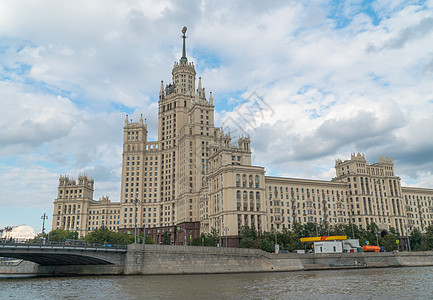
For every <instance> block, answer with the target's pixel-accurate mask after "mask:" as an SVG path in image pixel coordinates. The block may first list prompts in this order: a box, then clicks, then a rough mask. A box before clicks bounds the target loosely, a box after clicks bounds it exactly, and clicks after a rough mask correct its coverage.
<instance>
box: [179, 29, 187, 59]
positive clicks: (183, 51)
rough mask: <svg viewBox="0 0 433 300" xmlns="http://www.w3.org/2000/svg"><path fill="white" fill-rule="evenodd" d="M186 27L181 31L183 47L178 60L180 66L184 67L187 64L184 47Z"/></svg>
mask: <svg viewBox="0 0 433 300" xmlns="http://www.w3.org/2000/svg"><path fill="white" fill-rule="evenodd" d="M185 33H186V26H184V27H183V29H182V40H183V47H182V58H181V59H180V62H181V64H182V63H184V64H185V65H186V64H187V62H188V59H187V58H186V46H185V40H186V35H185Z"/></svg>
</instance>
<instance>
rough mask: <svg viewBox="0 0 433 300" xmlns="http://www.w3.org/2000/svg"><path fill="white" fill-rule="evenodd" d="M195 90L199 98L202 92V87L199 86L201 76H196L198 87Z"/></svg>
mask: <svg viewBox="0 0 433 300" xmlns="http://www.w3.org/2000/svg"><path fill="white" fill-rule="evenodd" d="M197 91H198V96H199V97H200V98H201V95H202V92H203V89H202V87H201V76H199V77H198V89H197Z"/></svg>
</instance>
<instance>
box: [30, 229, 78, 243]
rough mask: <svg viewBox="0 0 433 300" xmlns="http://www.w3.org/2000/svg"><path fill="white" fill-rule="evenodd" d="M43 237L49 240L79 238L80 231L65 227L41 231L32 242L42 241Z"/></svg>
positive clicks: (61, 240)
mask: <svg viewBox="0 0 433 300" xmlns="http://www.w3.org/2000/svg"><path fill="white" fill-rule="evenodd" d="M41 237H44V238H45V240H46V241H47V242H57V243H59V242H65V241H66V240H67V239H71V240H78V232H77V231H69V230H63V229H56V230H52V231H50V232H49V233H44V235H42V233H39V234H38V235H37V236H35V237H34V238H33V239H32V240H31V241H32V242H40V240H41Z"/></svg>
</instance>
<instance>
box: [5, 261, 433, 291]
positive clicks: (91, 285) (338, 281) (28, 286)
mask: <svg viewBox="0 0 433 300" xmlns="http://www.w3.org/2000/svg"><path fill="white" fill-rule="evenodd" d="M361 298H364V299H373V298H378V299H408V298H417V299H432V298H433V267H418V268H388V269H358V270H330V271H306V272H282V273H247V274H215V275H158V276H92V277H90V276H89V277H34V278H17V277H15V278H4V277H0V299H361Z"/></svg>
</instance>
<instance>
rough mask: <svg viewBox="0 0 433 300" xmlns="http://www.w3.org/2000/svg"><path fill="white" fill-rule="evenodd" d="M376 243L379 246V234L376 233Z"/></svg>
mask: <svg viewBox="0 0 433 300" xmlns="http://www.w3.org/2000/svg"><path fill="white" fill-rule="evenodd" d="M376 243H377V245H378V246H379V232H377V231H376Z"/></svg>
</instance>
